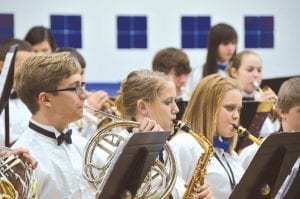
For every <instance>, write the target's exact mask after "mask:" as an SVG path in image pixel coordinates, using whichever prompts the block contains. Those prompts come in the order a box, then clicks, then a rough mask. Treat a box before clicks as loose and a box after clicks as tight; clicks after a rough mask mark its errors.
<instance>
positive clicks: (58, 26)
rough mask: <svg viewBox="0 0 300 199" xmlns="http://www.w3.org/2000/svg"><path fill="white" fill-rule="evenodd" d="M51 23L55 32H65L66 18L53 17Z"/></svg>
mask: <svg viewBox="0 0 300 199" xmlns="http://www.w3.org/2000/svg"><path fill="white" fill-rule="evenodd" d="M50 21H51V29H53V30H64V29H65V20H64V16H61V15H52V16H50Z"/></svg>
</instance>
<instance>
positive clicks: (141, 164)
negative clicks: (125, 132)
mask: <svg viewBox="0 0 300 199" xmlns="http://www.w3.org/2000/svg"><path fill="white" fill-rule="evenodd" d="M169 135H170V132H149V133H145V132H143V133H134V134H132V136H131V137H130V139H129V140H128V142H127V143H126V144H125V145H124V148H123V149H122V151H121V152H120V155H119V156H115V157H114V158H115V159H113V160H112V162H113V164H112V165H111V166H110V168H109V171H108V172H107V174H106V176H105V177H104V180H103V181H104V182H103V183H101V184H100V186H99V188H98V191H97V192H98V195H97V196H96V198H98V199H100V198H112V199H117V198H120V197H121V196H122V195H123V194H124V193H126V192H129V193H131V195H132V196H135V194H136V192H137V190H138V188H139V187H140V185H141V184H142V182H143V180H144V179H145V177H146V175H147V173H148V172H149V171H150V168H151V166H152V165H153V164H154V161H155V159H156V158H157V157H158V154H159V152H160V151H161V150H162V148H163V145H164V144H165V143H166V140H167V139H168V137H169Z"/></svg>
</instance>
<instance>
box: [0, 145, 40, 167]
mask: <svg viewBox="0 0 300 199" xmlns="http://www.w3.org/2000/svg"><path fill="white" fill-rule="evenodd" d="M3 153H11V154H14V155H15V156H18V157H19V158H22V159H24V160H25V161H27V162H28V163H29V164H30V165H31V167H32V168H33V169H35V168H36V167H37V165H38V162H37V161H34V160H33V158H32V157H31V155H30V154H29V151H28V150H27V149H24V148H16V149H12V150H8V151H2V153H1V154H3Z"/></svg>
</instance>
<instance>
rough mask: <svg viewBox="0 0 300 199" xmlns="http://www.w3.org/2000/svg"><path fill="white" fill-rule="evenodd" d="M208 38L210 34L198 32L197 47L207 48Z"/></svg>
mask: <svg viewBox="0 0 300 199" xmlns="http://www.w3.org/2000/svg"><path fill="white" fill-rule="evenodd" d="M207 38H208V34H198V39H197V48H206V47H207Z"/></svg>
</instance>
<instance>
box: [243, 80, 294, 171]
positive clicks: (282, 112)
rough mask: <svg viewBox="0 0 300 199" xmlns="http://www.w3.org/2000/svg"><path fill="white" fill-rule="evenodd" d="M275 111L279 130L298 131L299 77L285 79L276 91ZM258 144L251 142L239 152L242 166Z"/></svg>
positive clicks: (251, 155)
mask: <svg viewBox="0 0 300 199" xmlns="http://www.w3.org/2000/svg"><path fill="white" fill-rule="evenodd" d="M277 112H278V115H279V120H280V123H281V130H282V131H283V132H285V133H288V132H300V122H299V121H300V77H295V78H291V79H289V80H286V81H285V82H284V83H283V84H282V85H281V87H280V89H279V92H278V102H277ZM258 148H259V146H258V145H256V144H252V145H250V146H248V147H246V148H245V149H243V150H242V152H241V153H240V154H239V157H240V159H241V163H242V166H243V167H244V168H245V169H247V168H248V166H249V164H250V162H251V161H252V159H253V157H254V156H255V154H256V152H257V150H258Z"/></svg>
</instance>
